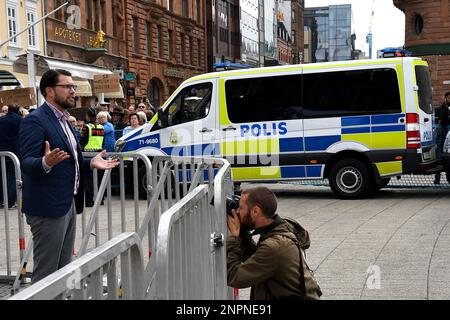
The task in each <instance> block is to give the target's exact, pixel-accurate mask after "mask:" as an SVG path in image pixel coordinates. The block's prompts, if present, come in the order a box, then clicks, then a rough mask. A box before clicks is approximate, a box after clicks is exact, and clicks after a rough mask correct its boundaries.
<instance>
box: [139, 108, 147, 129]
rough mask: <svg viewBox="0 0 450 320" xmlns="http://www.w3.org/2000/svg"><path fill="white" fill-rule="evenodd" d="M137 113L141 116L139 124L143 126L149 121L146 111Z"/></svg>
mask: <svg viewBox="0 0 450 320" xmlns="http://www.w3.org/2000/svg"><path fill="white" fill-rule="evenodd" d="M137 115H138V116H139V125H140V126H143V125H144V124H146V123H147V115H146V114H145V112H144V111H138V112H137Z"/></svg>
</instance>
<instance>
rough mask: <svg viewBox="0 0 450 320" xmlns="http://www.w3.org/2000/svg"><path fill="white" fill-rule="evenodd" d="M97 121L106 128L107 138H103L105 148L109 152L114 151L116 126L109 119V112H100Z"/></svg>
mask: <svg viewBox="0 0 450 320" xmlns="http://www.w3.org/2000/svg"><path fill="white" fill-rule="evenodd" d="M97 122H98V123H99V124H101V125H102V126H103V129H104V130H105V139H104V140H103V149H104V150H106V151H107V152H114V146H115V145H116V138H115V136H114V127H113V125H112V124H111V123H110V122H109V121H108V113H107V112H104V111H102V112H99V113H98V114H97Z"/></svg>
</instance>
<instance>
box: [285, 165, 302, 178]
mask: <svg viewBox="0 0 450 320" xmlns="http://www.w3.org/2000/svg"><path fill="white" fill-rule="evenodd" d="M305 177H306V172H305V166H289V167H281V178H305Z"/></svg>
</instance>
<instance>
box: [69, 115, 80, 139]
mask: <svg viewBox="0 0 450 320" xmlns="http://www.w3.org/2000/svg"><path fill="white" fill-rule="evenodd" d="M69 123H70V125H71V126H72V129H73V131H74V132H75V137H76V138H77V141H78V142H80V140H81V135H80V133H81V129H80V128H78V126H77V119H76V118H75V117H74V116H70V117H69Z"/></svg>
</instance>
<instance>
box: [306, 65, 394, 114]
mask: <svg viewBox="0 0 450 320" xmlns="http://www.w3.org/2000/svg"><path fill="white" fill-rule="evenodd" d="M401 110H402V109H401V101H400V92H399V86H398V81H397V75H396V72H395V70H393V69H387V68H386V69H384V68H383V69H370V70H355V71H338V72H323V73H313V74H304V75H303V114H304V117H305V118H320V117H340V116H352V115H364V114H382V113H400V112H401Z"/></svg>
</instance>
